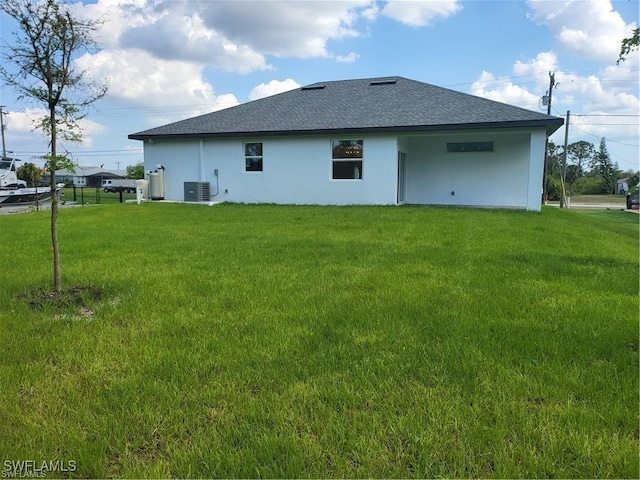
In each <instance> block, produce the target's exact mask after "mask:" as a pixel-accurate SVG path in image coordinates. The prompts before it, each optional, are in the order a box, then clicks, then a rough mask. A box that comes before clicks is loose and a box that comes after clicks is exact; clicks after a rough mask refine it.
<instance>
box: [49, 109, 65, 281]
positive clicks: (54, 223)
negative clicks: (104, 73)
mask: <svg viewBox="0 0 640 480" xmlns="http://www.w3.org/2000/svg"><path fill="white" fill-rule="evenodd" d="M49 118H50V120H51V160H50V161H49V170H50V173H51V250H53V289H54V290H55V291H56V292H59V291H61V290H62V275H61V273H60V249H59V248H58V195H57V192H56V168H57V166H58V161H57V158H56V155H57V151H56V112H55V109H54V108H51V109H50V110H49Z"/></svg>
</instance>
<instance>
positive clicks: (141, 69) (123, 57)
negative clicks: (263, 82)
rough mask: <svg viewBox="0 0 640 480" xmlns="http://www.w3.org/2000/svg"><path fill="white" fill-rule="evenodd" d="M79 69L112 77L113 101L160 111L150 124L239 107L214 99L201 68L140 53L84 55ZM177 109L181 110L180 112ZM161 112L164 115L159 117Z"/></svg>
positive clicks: (227, 99) (228, 96)
mask: <svg viewBox="0 0 640 480" xmlns="http://www.w3.org/2000/svg"><path fill="white" fill-rule="evenodd" d="M78 65H79V67H80V68H83V69H86V70H87V71H88V72H89V73H90V74H91V76H93V77H98V78H101V77H104V76H106V75H109V83H110V87H109V98H110V99H112V100H115V101H119V102H125V103H129V104H133V105H135V106H136V107H137V108H149V107H155V108H157V109H158V110H157V112H156V114H155V116H154V117H153V118H150V119H149V122H150V123H160V122H165V123H166V122H169V121H174V120H178V119H181V118H186V117H190V116H195V115H200V114H203V113H208V112H211V111H214V110H219V109H221V108H227V107H230V106H233V105H237V104H238V103H239V102H238V100H237V98H236V97H235V96H234V95H232V94H224V95H219V96H217V95H215V93H214V91H213V87H212V86H211V85H210V84H209V83H207V82H206V81H205V80H204V79H203V67H201V66H200V65H198V64H194V63H187V62H181V61H175V60H161V59H158V58H155V57H153V56H151V55H150V54H149V53H147V52H144V51H141V50H128V51H126V52H125V51H121V50H103V51H101V52H99V53H97V54H95V55H89V54H85V55H84V56H83V57H81V58H80V59H79V60H78ZM174 107H180V111H175V108H174ZM160 110H162V111H163V113H162V114H159V113H158V112H159V111H160Z"/></svg>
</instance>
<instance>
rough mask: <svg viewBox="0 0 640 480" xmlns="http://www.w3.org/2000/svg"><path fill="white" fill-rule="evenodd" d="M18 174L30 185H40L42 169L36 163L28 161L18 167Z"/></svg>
mask: <svg viewBox="0 0 640 480" xmlns="http://www.w3.org/2000/svg"><path fill="white" fill-rule="evenodd" d="M16 175H17V176H18V178H19V179H20V180H24V181H25V182H27V185H28V186H30V187H35V186H36V185H40V179H41V178H42V171H41V170H40V168H39V167H38V166H37V165H36V164H35V163H31V162H27V163H25V164H24V165H21V166H19V167H18V169H17V170H16Z"/></svg>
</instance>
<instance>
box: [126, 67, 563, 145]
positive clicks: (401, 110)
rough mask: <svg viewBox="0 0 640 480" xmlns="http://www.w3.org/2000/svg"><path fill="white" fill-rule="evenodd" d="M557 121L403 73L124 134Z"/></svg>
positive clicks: (318, 86)
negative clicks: (431, 83)
mask: <svg viewBox="0 0 640 480" xmlns="http://www.w3.org/2000/svg"><path fill="white" fill-rule="evenodd" d="M563 123H564V121H563V119H562V118H559V117H552V116H549V115H545V114H543V113H538V112H534V111H530V110H526V109H523V108H519V107H514V106H512V105H507V104H504V103H500V102H495V101H493V100H488V99H486V98H480V97H476V96H473V95H469V94H466V93H461V92H456V91H454V90H449V89H446V88H442V87H436V86H434V85H429V84H427V83H422V82H418V81H415V80H409V79H407V78H403V77H385V78H368V79H359V80H340V81H331V82H318V83H314V84H312V85H308V86H306V87H302V88H298V89H296V90H291V91H288V92H284V93H280V94H278V95H273V96H270V97H266V98H262V99H259V100H254V101H252V102H247V103H244V104H241V105H237V106H235V107H231V108H228V109H225V110H219V111H217V112H213V113H208V114H205V115H201V116H198V117H193V118H189V119H187V120H182V121H180V122H175V123H171V124H168V125H164V126H162V127H157V128H152V129H150V130H145V131H142V132H138V133H134V134H131V135H129V138H130V139H135V140H144V139H148V138H175V137H196V138H198V137H236V136H268V135H304V134H317V133H337V132H342V133H347V132H352V133H370V132H384V131H393V132H403V131H433V130H456V129H463V128H464V129H468V128H492V127H534V126H536V127H542V126H544V127H546V129H547V132H548V133H549V134H550V133H552V132H554V131H555V130H557V129H558V128H559V127H560V126H561V125H562V124H563Z"/></svg>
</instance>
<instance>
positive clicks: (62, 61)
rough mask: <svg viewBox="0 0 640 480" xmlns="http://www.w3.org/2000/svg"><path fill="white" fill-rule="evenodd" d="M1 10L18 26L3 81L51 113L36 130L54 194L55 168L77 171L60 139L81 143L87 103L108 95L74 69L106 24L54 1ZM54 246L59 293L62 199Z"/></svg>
mask: <svg viewBox="0 0 640 480" xmlns="http://www.w3.org/2000/svg"><path fill="white" fill-rule="evenodd" d="M0 9H1V10H2V11H3V12H4V13H6V14H7V15H8V16H9V17H11V18H13V20H15V22H16V24H17V25H16V27H17V28H16V30H15V31H14V32H13V41H12V42H11V43H10V42H9V41H3V49H2V63H1V64H0V78H2V80H3V81H4V83H5V84H7V85H10V86H11V87H13V88H14V89H15V90H16V92H17V93H18V98H19V99H20V100H27V101H30V102H32V103H35V104H36V105H39V106H44V107H45V108H46V110H47V112H48V115H46V116H45V117H43V118H41V119H39V120H37V121H36V122H35V126H36V128H37V129H39V130H41V131H42V132H43V134H44V135H45V136H47V137H48V139H49V149H50V153H49V154H48V155H46V156H45V157H44V158H45V160H46V168H47V169H48V170H49V172H50V174H51V183H50V185H51V189H52V191H55V187H56V175H55V173H56V170H58V169H61V168H73V165H72V163H71V162H70V161H69V160H68V159H67V158H66V157H65V156H64V155H59V154H58V140H65V141H71V142H80V141H81V140H82V129H81V128H80V125H79V123H78V122H79V121H80V120H81V119H82V118H84V117H85V116H86V110H87V107H88V106H89V105H91V104H92V103H94V102H95V101H96V100H98V99H99V98H101V97H103V96H104V95H105V94H106V92H107V85H106V84H104V85H97V84H95V83H93V82H91V81H89V80H88V79H87V78H86V76H85V72H84V71H76V69H75V68H74V60H75V59H76V58H77V57H78V56H79V55H81V54H83V53H85V52H92V51H95V50H96V49H97V47H98V46H97V44H96V42H95V41H94V39H93V36H94V34H95V33H96V32H97V31H98V30H99V29H100V28H101V27H102V22H99V21H94V20H85V19H78V18H75V17H74V15H73V11H72V6H71V4H69V3H66V2H65V3H58V1H56V0H42V1H38V2H34V1H32V0H2V1H1V2H0ZM51 246H52V250H53V286H54V289H55V290H56V291H60V290H61V288H62V286H61V272H60V251H59V248H58V199H57V196H56V195H55V194H54V195H53V196H52V201H51Z"/></svg>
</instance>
